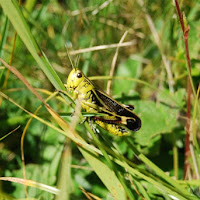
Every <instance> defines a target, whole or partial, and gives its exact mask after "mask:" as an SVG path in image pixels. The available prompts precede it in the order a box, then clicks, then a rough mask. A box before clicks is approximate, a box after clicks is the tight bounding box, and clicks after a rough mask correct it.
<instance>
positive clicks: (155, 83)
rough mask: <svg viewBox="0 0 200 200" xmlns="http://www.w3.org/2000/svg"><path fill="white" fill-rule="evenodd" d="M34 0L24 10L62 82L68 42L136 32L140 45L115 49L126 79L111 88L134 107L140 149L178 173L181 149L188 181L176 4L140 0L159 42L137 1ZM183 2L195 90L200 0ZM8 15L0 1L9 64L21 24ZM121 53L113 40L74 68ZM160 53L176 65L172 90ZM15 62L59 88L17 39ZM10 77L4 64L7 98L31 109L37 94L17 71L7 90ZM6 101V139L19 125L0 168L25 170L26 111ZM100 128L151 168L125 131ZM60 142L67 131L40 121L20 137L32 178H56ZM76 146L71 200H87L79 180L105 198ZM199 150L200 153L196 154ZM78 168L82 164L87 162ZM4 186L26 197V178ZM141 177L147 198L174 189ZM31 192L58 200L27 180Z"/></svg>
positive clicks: (101, 68)
mask: <svg viewBox="0 0 200 200" xmlns="http://www.w3.org/2000/svg"><path fill="white" fill-rule="evenodd" d="M30 2H31V1H28V0H26V1H22V5H21V9H22V12H23V14H24V16H25V18H26V21H27V23H28V25H29V27H30V30H31V33H32V34H33V36H34V38H35V40H36V41H37V44H38V45H39V47H40V48H41V49H42V51H43V52H44V53H45V55H46V56H47V57H48V59H49V60H50V62H51V64H52V66H53V67H54V69H55V70H56V73H57V74H58V75H59V77H60V78H61V79H62V81H63V83H65V82H66V78H67V75H68V73H69V72H70V70H71V67H70V62H69V59H68V57H67V53H66V46H68V47H69V46H71V47H70V48H69V51H72V50H78V49H84V48H89V47H93V46H100V45H109V44H117V43H119V41H120V39H121V37H122V35H123V34H124V32H125V31H128V34H127V36H126V38H125V42H126V41H132V40H134V41H135V43H134V44H133V45H131V46H126V47H120V48H119V55H118V58H117V64H116V70H115V74H114V76H115V77H121V79H120V78H119V79H114V80H113V85H112V96H113V97H114V98H115V99H117V100H118V101H120V102H121V103H124V104H132V105H134V107H135V112H136V113H138V114H139V116H140V117H141V119H142V128H141V130H140V131H138V132H137V133H133V134H132V135H131V136H130V139H131V141H132V142H133V144H134V145H135V147H136V148H137V150H139V151H140V152H141V153H143V154H144V155H146V156H147V157H148V158H150V159H151V160H152V161H153V162H154V163H155V164H156V165H157V166H158V167H160V168H161V169H162V170H164V171H165V172H167V173H170V175H171V176H174V166H173V164H174V161H173V157H174V155H173V148H174V147H175V148H177V151H178V158H177V159H178V161H179V165H178V178H179V179H182V178H183V170H184V142H185V131H184V126H185V122H186V119H185V113H186V104H187V101H186V89H187V68H186V62H185V57H184V50H185V49H184V44H183V40H182V38H183V37H182V32H181V28H180V24H179V20H178V18H177V14H176V9H175V6H174V4H173V2H172V1H144V5H143V8H145V9H146V11H147V13H148V15H149V17H150V18H151V19H152V21H153V23H154V25H155V28H156V31H157V34H158V36H159V46H158V44H157V43H156V41H155V35H154V34H153V33H152V32H151V27H150V26H149V24H148V23H147V20H146V17H145V13H144V11H143V10H142V8H141V6H140V5H139V4H138V1H132V0H128V1H124V0H122V1H119V0H117V1H105V2H107V3H108V5H107V6H105V7H104V8H102V9H101V5H103V4H102V3H103V2H102V1H100V0H96V1H92V0H87V1H73V0H68V1H67V0H40V1H36V2H35V4H34V5H33V7H32V6H31V5H29V3H30ZM180 6H181V10H184V12H185V15H186V17H187V20H188V24H189V25H190V34H189V49H190V56H191V62H192V78H193V81H194V85H195V88H196V89H197V87H198V84H199V80H200V64H199V63H200V60H199V51H200V45H199V43H200V37H199V29H200V20H199V19H200V15H199V13H200V12H199V11H200V3H199V2H198V1H182V2H181V4H180ZM6 20H7V18H6V16H5V14H4V13H3V10H2V9H1V8H0V24H1V27H0V28H1V30H0V31H1V35H0V38H1V39H2V40H1V43H2V42H3V38H4V37H6V40H5V41H4V43H3V46H1V49H0V55H1V57H2V58H3V59H4V60H6V61H7V62H9V60H10V57H11V52H12V48H13V41H14V35H15V30H14V29H13V26H12V25H11V24H10V23H8V22H7V21H6ZM4 30H7V31H4ZM156 39H158V38H156ZM115 51H116V48H106V49H104V50H100V51H90V52H86V53H83V54H80V61H79V65H78V67H79V68H81V69H82V70H83V71H84V72H85V73H86V74H87V76H105V75H109V71H110V68H111V67H110V66H111V63H112V60H113V57H114V54H115ZM163 56H165V57H166V59H167V62H168V63H169V66H170V73H171V74H172V77H173V84H172V85H171V87H172V88H173V91H170V87H169V74H168V73H167V72H166V66H165V64H164V63H163ZM71 58H72V60H73V61H75V60H76V58H77V55H75V56H71ZM12 65H13V66H15V67H16V68H17V69H18V70H19V71H20V72H21V73H22V74H23V76H24V77H25V78H26V79H27V80H28V81H29V83H30V84H31V85H32V86H33V87H35V88H43V89H46V90H47V91H54V90H55V88H54V87H53V86H52V84H51V83H50V82H49V80H48V79H47V78H46V76H45V74H44V73H43V72H42V71H41V69H40V68H39V67H38V66H37V63H36V61H35V60H34V59H33V57H32V56H31V54H30V53H29V52H28V50H27V48H26V47H25V46H24V44H23V42H22V41H21V39H20V38H19V37H17V39H16V44H15V51H14V54H13V61H12ZM5 77H6V70H3V69H0V78H1V79H0V84H1V88H2V89H3V90H2V91H4V92H5V93H6V94H7V95H8V96H9V97H10V98H12V99H14V100H15V101H16V102H17V103H18V104H20V105H21V106H22V107H24V108H26V109H27V110H29V111H30V112H34V111H35V110H36V109H37V107H38V106H39V105H41V102H40V101H39V100H38V99H37V98H35V96H34V95H33V94H31V92H30V91H28V90H27V88H26V87H25V86H24V85H23V83H22V82H21V81H20V80H19V79H17V78H16V77H15V76H14V75H13V74H12V73H10V74H9V78H8V82H7V85H6V88H3V84H4V81H5ZM123 77H126V78H123ZM128 77H129V78H132V80H130V79H128ZM138 80H141V81H142V82H139V81H138ZM95 83H96V85H97V86H99V87H100V88H101V89H103V90H105V89H106V83H107V81H105V80H98V81H95ZM40 94H41V95H42V96H43V98H44V99H45V98H47V95H46V94H42V93H40ZM48 103H49V104H50V105H51V106H52V107H53V109H54V110H56V111H57V112H58V113H60V112H62V113H69V112H72V111H73V110H72V109H69V107H68V106H67V105H66V104H64V103H63V102H61V101H59V100H58V99H56V98H54V99H52V100H50V101H49V102H48ZM192 105H194V99H192ZM0 106H1V107H0V137H3V136H4V135H5V134H7V133H8V132H10V131H12V130H13V129H14V128H16V127H17V126H18V125H20V128H19V129H18V130H17V131H15V132H14V133H12V134H11V135H9V136H8V137H6V138H5V139H4V140H2V141H0V176H10V177H23V173H22V162H21V154H20V153H21V152H20V140H21V135H22V132H23V130H24V127H25V125H26V123H27V121H28V119H29V116H28V115H27V114H26V113H24V112H23V111H22V110H21V109H19V108H17V107H16V106H15V105H13V104H12V103H10V102H8V101H7V100H5V99H3V100H2V102H1V105H0ZM38 115H39V116H41V117H42V118H44V119H47V120H51V117H50V115H49V113H48V112H47V111H46V109H45V108H42V109H41V110H40V111H39V113H38ZM198 117H199V114H198ZM198 119H199V118H196V121H197V122H196V123H197V124H198V123H199V121H198ZM65 120H66V121H68V122H69V121H70V117H65ZM52 123H54V121H52ZM77 131H78V132H79V133H80V135H83V137H84V138H87V135H86V134H85V132H86V131H85V128H84V126H83V125H82V124H79V125H78V126H77ZM100 131H101V133H102V138H101V137H100V138H99V139H100V140H101V142H105V141H104V139H103V138H104V137H106V138H109V139H110V140H111V141H113V144H115V145H116V146H117V148H118V150H119V151H120V152H121V153H122V154H123V155H125V157H127V158H128V159H130V160H131V161H133V162H135V163H136V164H137V165H138V166H141V167H142V168H145V166H144V164H143V163H141V162H140V161H139V160H138V159H137V158H136V157H135V155H134V153H133V151H132V149H131V148H130V146H129V145H128V144H127V143H126V142H125V139H124V138H121V137H120V138H119V137H114V136H110V135H107V133H105V131H104V130H102V129H100ZM104 133H105V134H104ZM197 134H198V136H197V138H199V132H198V131H197ZM88 138H90V137H88ZM88 141H90V139H88ZM64 145H65V137H64V136H63V135H60V134H57V133H56V132H55V131H54V130H52V129H51V128H49V127H47V126H46V125H44V124H42V123H41V122H38V121H37V120H35V119H34V120H33V121H32V122H31V124H30V127H29V128H28V131H27V133H26V136H25V141H24V153H25V163H26V174H27V179H31V180H35V181H38V182H42V183H44V184H47V185H51V186H56V185H57V182H58V174H59V168H60V162H61V160H62V156H61V155H62V152H63V149H64ZM71 149H72V166H76V167H72V168H71V176H72V182H71V183H70V184H71V187H72V193H71V199H87V198H86V197H85V196H84V194H83V193H82V192H81V190H80V188H79V187H80V186H82V187H83V188H84V189H85V190H86V191H89V192H91V193H93V194H95V195H97V196H99V197H100V198H104V199H112V197H111V196H110V194H109V192H108V190H107V189H106V188H105V186H104V185H103V184H102V182H101V180H100V179H99V178H98V176H97V175H96V174H95V173H94V172H93V170H91V169H88V168H89V167H90V166H89V165H88V163H87V162H86V160H85V159H84V157H83V156H82V154H81V153H80V152H79V151H78V149H77V147H76V145H74V144H71ZM196 153H197V154H198V152H196ZM197 162H199V161H197ZM191 163H192V161H191ZM77 166H79V167H80V168H77ZM81 167H86V168H85V169H84V168H83V169H81ZM141 182H142V181H141ZM0 184H1V185H0V186H1V190H2V191H4V192H5V193H8V194H10V195H12V196H13V197H15V198H24V197H25V190H24V186H23V185H19V184H16V183H8V182H1V183H0ZM143 185H145V188H146V190H147V191H148V193H149V196H150V199H169V197H168V198H166V197H165V198H164V197H161V193H160V191H158V190H157V189H155V187H154V188H152V185H150V184H149V183H147V182H144V183H143ZM196 188H198V187H193V188H192V190H194V191H195V195H198V194H199V191H198V190H196ZM28 193H29V196H30V197H34V198H36V199H54V198H55V197H54V195H52V194H50V193H47V192H43V191H40V190H38V189H34V188H31V187H29V188H28ZM133 193H134V196H135V199H142V198H141V197H137V193H136V192H135V191H134V190H133Z"/></svg>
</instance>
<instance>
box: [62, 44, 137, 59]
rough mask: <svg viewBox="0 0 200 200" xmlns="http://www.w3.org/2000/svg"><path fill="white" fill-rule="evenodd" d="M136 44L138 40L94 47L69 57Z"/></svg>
mask: <svg viewBox="0 0 200 200" xmlns="http://www.w3.org/2000/svg"><path fill="white" fill-rule="evenodd" d="M135 44H136V40H131V41H128V42H124V43H121V44H119V43H117V44H109V45H100V46H94V47H90V48H85V49H79V50H75V51H70V52H69V55H76V54H80V53H86V52H90V51H99V50H104V49H110V48H118V47H127V46H132V45H135ZM59 55H60V56H62V54H61V53H59ZM63 56H66V53H63Z"/></svg>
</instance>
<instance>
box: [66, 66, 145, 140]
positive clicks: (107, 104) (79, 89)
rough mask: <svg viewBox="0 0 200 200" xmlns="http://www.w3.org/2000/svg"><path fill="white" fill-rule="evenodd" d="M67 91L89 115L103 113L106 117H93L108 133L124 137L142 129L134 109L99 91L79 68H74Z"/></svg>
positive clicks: (68, 80) (69, 77) (68, 81)
mask: <svg viewBox="0 0 200 200" xmlns="http://www.w3.org/2000/svg"><path fill="white" fill-rule="evenodd" d="M67 89H68V90H69V91H71V92H73V93H74V99H78V100H79V101H80V103H81V106H82V108H83V109H84V110H85V111H86V112H89V113H103V114H105V115H104V116H100V117H96V116H94V117H92V119H93V120H94V122H95V123H97V124H98V125H99V126H100V127H102V128H103V129H105V130H107V131H108V132H110V133H112V134H114V135H117V136H124V135H128V134H130V130H132V131H137V130H139V129H140V127H141V120H140V118H139V117H138V116H137V115H136V114H135V113H133V112H132V107H130V106H125V105H121V104H119V103H118V102H117V101H115V100H114V99H112V98H111V97H110V96H108V95H107V94H105V93H103V92H102V91H100V90H97V89H96V88H95V86H94V85H93V84H92V82H91V81H90V80H89V79H88V78H87V77H86V76H85V75H84V74H83V72H82V71H81V70H79V69H77V68H74V69H73V70H72V71H71V72H70V74H69V76H68V79H67Z"/></svg>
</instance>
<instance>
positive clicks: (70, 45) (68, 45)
mask: <svg viewBox="0 0 200 200" xmlns="http://www.w3.org/2000/svg"><path fill="white" fill-rule="evenodd" d="M65 47H66V50H67V56H68V58H69V61H70V63H71V66H72V68H73V69H74V68H75V67H74V64H73V62H72V59H71V57H70V54H69V48H70V47H72V44H71V43H70V44H66V45H65Z"/></svg>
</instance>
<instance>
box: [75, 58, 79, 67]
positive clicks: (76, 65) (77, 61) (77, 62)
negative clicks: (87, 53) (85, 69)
mask: <svg viewBox="0 0 200 200" xmlns="http://www.w3.org/2000/svg"><path fill="white" fill-rule="evenodd" d="M79 61H80V55H78V56H77V58H76V63H75V67H77V68H78V64H79Z"/></svg>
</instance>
